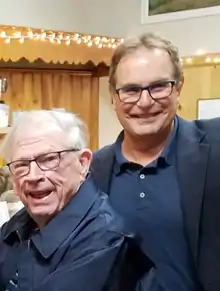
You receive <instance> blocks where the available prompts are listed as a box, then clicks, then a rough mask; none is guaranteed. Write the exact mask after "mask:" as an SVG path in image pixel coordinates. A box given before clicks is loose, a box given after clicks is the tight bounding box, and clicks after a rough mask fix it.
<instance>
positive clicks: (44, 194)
mask: <svg viewBox="0 0 220 291" xmlns="http://www.w3.org/2000/svg"><path fill="white" fill-rule="evenodd" d="M51 192H52V191H42V192H34V193H33V192H30V193H29V195H30V196H31V197H32V198H34V199H39V200H40V199H46V198H47V197H48V196H49V195H50V194H51Z"/></svg>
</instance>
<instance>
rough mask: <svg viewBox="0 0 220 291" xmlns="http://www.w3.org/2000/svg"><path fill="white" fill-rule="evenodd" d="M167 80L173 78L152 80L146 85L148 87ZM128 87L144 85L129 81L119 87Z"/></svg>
mask: <svg viewBox="0 0 220 291" xmlns="http://www.w3.org/2000/svg"><path fill="white" fill-rule="evenodd" d="M167 81H173V79H172V78H161V79H158V80H155V81H152V82H150V83H149V84H148V85H146V86H144V87H148V86H153V85H157V84H160V83H163V82H167ZM126 87H143V86H141V85H140V84H138V83H127V84H124V85H123V86H121V87H119V88H126Z"/></svg>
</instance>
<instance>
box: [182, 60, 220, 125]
mask: <svg viewBox="0 0 220 291" xmlns="http://www.w3.org/2000/svg"><path fill="white" fill-rule="evenodd" d="M184 76H185V83H184V86H183V90H182V93H181V96H180V104H181V106H182V108H181V110H179V111H178V113H179V115H180V116H182V117H184V118H186V119H188V120H191V119H195V118H197V101H198V99H210V98H220V65H216V66H214V65H207V66H197V67H196V66H195V67H193V66H189V67H186V68H184Z"/></svg>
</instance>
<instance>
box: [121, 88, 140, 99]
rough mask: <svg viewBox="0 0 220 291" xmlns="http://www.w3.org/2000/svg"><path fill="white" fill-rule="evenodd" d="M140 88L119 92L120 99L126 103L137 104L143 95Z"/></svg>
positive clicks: (125, 89)
mask: <svg viewBox="0 0 220 291" xmlns="http://www.w3.org/2000/svg"><path fill="white" fill-rule="evenodd" d="M141 90H142V89H141V88H140V87H125V88H121V89H120V90H119V92H118V93H119V98H120V100H121V101H122V102H124V103H135V102H137V101H138V100H139V98H140V94H141Z"/></svg>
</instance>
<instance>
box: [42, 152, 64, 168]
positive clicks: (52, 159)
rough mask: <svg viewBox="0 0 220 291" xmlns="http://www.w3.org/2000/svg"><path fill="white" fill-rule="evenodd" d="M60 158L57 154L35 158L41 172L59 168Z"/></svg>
mask: <svg viewBox="0 0 220 291" xmlns="http://www.w3.org/2000/svg"><path fill="white" fill-rule="evenodd" d="M59 163H60V156H59V154H58V153H48V154H45V155H41V156H39V157H37V164H38V166H39V167H40V168H41V169H42V170H50V169H54V168H56V167H58V166H59Z"/></svg>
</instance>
